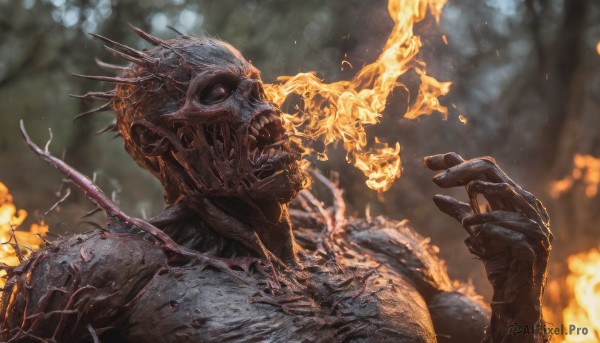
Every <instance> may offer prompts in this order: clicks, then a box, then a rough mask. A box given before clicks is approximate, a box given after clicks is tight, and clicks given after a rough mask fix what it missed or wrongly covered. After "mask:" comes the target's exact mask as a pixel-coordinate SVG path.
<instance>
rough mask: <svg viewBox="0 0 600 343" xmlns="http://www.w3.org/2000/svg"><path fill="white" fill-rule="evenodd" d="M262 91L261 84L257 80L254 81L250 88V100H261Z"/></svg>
mask: <svg viewBox="0 0 600 343" xmlns="http://www.w3.org/2000/svg"><path fill="white" fill-rule="evenodd" d="M263 94H264V91H263V90H262V87H261V85H260V84H259V83H258V82H255V83H254V84H253V85H252V90H251V91H250V98H251V99H252V100H261V99H262V98H263V97H262V95H263Z"/></svg>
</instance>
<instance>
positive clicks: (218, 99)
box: [88, 28, 305, 203]
mask: <svg viewBox="0 0 600 343" xmlns="http://www.w3.org/2000/svg"><path fill="white" fill-rule="evenodd" d="M134 30H135V31H136V33H137V34H138V35H140V36H141V37H143V38H144V39H146V40H147V41H149V42H150V43H151V44H152V45H153V47H152V48H150V49H148V50H145V51H138V50H135V49H132V48H129V47H126V46H124V45H121V44H119V43H116V42H113V41H110V40H108V39H106V38H104V37H100V36H97V37H98V38H100V39H102V40H104V41H105V42H108V43H110V44H111V45H112V46H113V47H114V50H113V49H112V48H110V47H109V49H110V50H112V51H113V52H114V53H115V54H118V55H120V56H121V57H124V58H125V59H127V60H129V61H130V62H131V64H130V65H129V66H128V67H125V68H119V69H120V70H121V71H120V75H119V76H118V77H89V78H93V79H100V80H103V81H109V82H114V83H117V86H116V88H115V89H114V91H111V92H107V93H102V94H107V95H106V97H109V98H110V104H111V105H110V107H111V108H112V109H113V110H114V111H115V114H116V125H115V126H114V127H113V129H114V130H118V131H119V132H120V134H121V136H123V139H124V140H125V148H126V150H127V152H128V153H129V154H130V155H131V156H132V157H133V158H134V159H135V160H136V162H138V164H140V165H141V166H143V167H144V168H145V169H147V170H149V171H150V172H151V173H153V174H154V175H155V176H156V177H157V178H158V179H159V180H160V181H161V182H162V184H163V186H164V189H165V197H166V199H167V202H169V203H173V202H176V201H177V200H178V199H181V198H182V197H184V198H186V197H192V198H194V197H198V196H200V197H235V198H240V199H242V200H244V201H250V202H260V201H263V200H277V201H278V202H280V203H285V202H288V201H290V200H291V199H292V198H294V197H295V196H296V194H297V193H298V191H299V190H300V189H301V188H302V185H303V184H304V182H305V175H304V173H303V172H302V170H301V169H300V168H299V165H298V163H297V159H298V158H299V154H298V153H297V152H296V151H294V150H293V149H292V148H291V146H290V142H289V140H288V139H287V135H286V133H285V129H284V127H283V123H282V119H281V111H280V110H279V108H278V107H277V106H276V105H275V104H273V103H272V102H270V101H269V100H268V99H267V98H266V97H265V94H264V91H263V84H262V82H261V79H260V72H259V71H258V70H257V69H256V68H255V67H254V66H252V64H250V63H249V62H248V61H246V59H244V57H243V56H242V55H241V54H240V52H239V51H237V50H236V49H235V48H233V47H232V46H231V45H229V44H227V43H225V42H223V41H220V40H218V39H215V38H210V37H189V36H181V37H179V38H175V39H170V40H161V39H158V38H156V37H153V36H150V35H148V34H146V33H145V32H143V31H141V30H139V29H136V28H134ZM88 94H89V93H88ZM93 95H95V96H101V95H99V93H94V94H93Z"/></svg>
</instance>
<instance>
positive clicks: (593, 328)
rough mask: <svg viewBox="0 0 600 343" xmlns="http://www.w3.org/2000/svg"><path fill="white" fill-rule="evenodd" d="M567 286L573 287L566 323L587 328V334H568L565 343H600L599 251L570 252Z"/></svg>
mask: <svg viewBox="0 0 600 343" xmlns="http://www.w3.org/2000/svg"><path fill="white" fill-rule="evenodd" d="M568 265H569V271H570V274H569V276H567V280H566V282H567V289H571V290H573V296H572V297H571V298H570V299H569V305H568V306H567V307H566V308H565V309H564V310H563V322H564V323H568V324H569V325H575V326H577V327H580V328H587V330H588V332H587V334H585V335H584V334H579V335H573V334H571V335H565V336H564V339H565V340H564V342H567V343H576V342H577V343H584V342H590V343H592V342H600V250H598V249H592V250H590V251H588V252H582V253H579V254H575V255H571V256H569V259H568Z"/></svg>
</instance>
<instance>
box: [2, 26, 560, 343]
mask: <svg viewBox="0 0 600 343" xmlns="http://www.w3.org/2000/svg"><path fill="white" fill-rule="evenodd" d="M133 29H134V31H135V32H136V33H137V34H138V35H140V36H141V37H142V38H143V39H145V40H146V41H148V42H149V43H151V44H152V45H153V47H152V48H150V49H149V50H147V51H138V50H135V49H132V48H129V47H126V46H124V45H122V44H119V43H116V42H113V41H111V40H109V39H107V38H104V37H100V36H97V37H98V38H99V39H101V40H103V41H105V42H107V43H108V44H110V45H111V46H114V47H115V49H116V50H115V49H112V48H109V49H111V51H112V52H113V53H115V54H117V55H119V56H121V57H123V58H125V59H127V60H128V61H130V62H131V64H130V65H129V66H127V67H116V69H117V70H119V71H120V74H119V76H117V77H107V76H85V77H87V78H90V79H95V80H101V81H107V82H113V83H116V84H117V86H116V88H114V89H113V90H110V91H108V92H90V93H88V94H86V95H83V96H81V98H84V99H109V103H108V104H105V105H103V106H101V107H99V108H98V109H97V110H93V111H90V112H88V113H92V112H96V111H100V110H105V109H108V108H112V109H113V110H114V112H115V115H116V123H115V124H111V125H109V126H108V127H107V129H106V130H107V131H119V133H120V135H121V136H122V137H123V139H124V143H125V149H126V150H127V151H128V153H129V154H130V155H131V156H132V157H133V159H134V160H135V161H136V162H137V163H138V164H140V165H141V166H142V167H143V168H145V169H147V170H149V171H150V172H151V173H153V175H155V176H156V177H157V178H158V179H159V180H160V182H161V183H162V185H163V188H164V195H165V200H166V202H167V204H168V205H169V207H168V209H167V210H166V211H165V212H164V213H162V214H161V215H159V216H158V217H157V218H154V219H153V220H151V221H150V223H151V224H152V225H154V226H152V225H150V224H148V223H146V224H148V225H150V226H151V227H152V228H153V230H144V232H141V231H140V230H138V228H136V227H132V226H131V225H128V224H124V223H123V222H119V221H115V219H114V218H112V220H113V222H112V223H111V224H112V225H109V227H108V228H107V229H106V230H99V231H96V232H92V233H88V234H83V235H74V236H69V237H65V238H61V239H59V240H57V241H56V242H53V243H50V244H49V245H48V246H47V248H46V249H44V250H43V251H40V252H38V253H36V254H34V255H33V256H32V257H31V259H29V260H27V261H25V262H24V263H23V264H22V265H20V266H18V267H15V268H4V269H5V270H6V272H7V277H8V281H7V284H6V289H5V290H4V291H3V293H4V294H3V297H2V303H1V304H0V306H1V310H2V318H1V322H0V324H1V327H0V328H1V331H0V338H2V339H4V340H7V341H10V342H29V341H53V342H54V341H56V342H61V341H65V342H78V341H82V342H87V341H99V340H103V341H110V342H133V341H147V342H150V341H152V340H155V341H160V342H164V341H166V342H171V341H190V342H205V341H218V342H243V341H248V342H261V341H262V342H306V341H310V342H313V341H314V342H331V341H336V342H338V341H339V342H386V341H389V342H436V341H439V342H466V343H467V342H468V343H470V342H479V341H481V340H485V341H486V342H492V341H493V342H499V341H512V340H514V339H515V338H514V337H511V336H508V331H507V327H508V325H510V324H511V323H510V321H513V320H514V321H522V323H523V324H535V323H541V322H542V320H543V319H542V318H541V311H539V310H540V307H539V306H540V304H541V297H542V294H543V287H544V281H545V275H546V263H547V259H548V254H549V250H550V241H551V238H552V236H551V234H550V231H549V228H548V220H547V215H545V210H544V209H543V206H541V203H539V201H537V199H535V197H533V195H531V194H529V193H527V192H525V191H524V190H522V189H521V188H520V187H518V186H517V185H516V184H514V182H512V180H510V179H508V178H507V177H505V174H504V173H503V172H502V171H501V170H500V169H499V168H498V167H497V166H496V165H495V163H493V161H490V160H489V159H485V158H484V159H476V160H471V161H466V162H465V161H463V160H462V158H460V156H458V155H455V154H446V155H438V156H433V157H430V158H428V159H427V160H426V165H427V166H428V167H429V168H431V169H434V170H446V172H445V174H444V175H443V176H440V177H436V178H435V180H436V183H438V184H439V185H440V186H442V187H454V186H459V185H467V186H468V187H467V188H468V192H469V196H470V199H471V203H470V204H465V203H460V202H458V201H456V200H454V199H451V198H448V197H436V204H437V205H438V207H440V209H441V210H442V211H444V212H445V213H448V214H450V215H452V216H453V217H455V218H457V219H459V220H460V221H461V222H462V223H463V225H464V226H465V228H466V229H467V232H468V233H469V235H470V236H469V239H468V240H467V245H468V247H469V249H470V250H471V251H472V252H473V253H474V254H476V255H477V256H479V257H480V258H481V259H482V260H483V262H484V264H485V266H486V270H487V272H488V278H489V279H490V282H491V283H492V286H493V287H494V291H495V293H494V301H495V303H494V306H493V307H492V310H493V313H492V316H491V318H492V320H491V324H490V326H489V329H488V330H487V331H486V329H485V326H486V325H487V323H488V322H489V321H488V318H489V309H488V308H487V307H486V306H485V305H484V304H481V303H480V302H479V301H478V300H476V299H475V295H474V294H472V293H471V292H468V291H464V289H462V288H461V289H460V290H459V289H455V288H454V287H453V284H452V283H451V282H450V279H449V277H448V275H447V273H446V269H445V267H444V264H443V262H441V261H440V260H439V258H438V257H437V255H436V252H435V249H433V248H432V247H430V246H429V245H428V244H427V243H426V242H425V241H424V239H423V238H422V237H420V236H419V235H417V234H416V233H414V231H412V229H410V228H409V227H408V226H407V225H406V223H404V222H400V223H398V222H394V221H390V220H387V219H385V218H377V219H376V220H374V221H373V222H367V221H365V220H359V219H353V218H349V219H346V218H345V216H344V213H343V211H338V210H335V213H330V212H329V210H328V209H326V208H325V207H324V206H323V204H322V203H321V202H320V201H319V200H317V199H316V198H314V196H313V195H312V194H311V193H310V192H308V191H307V190H302V188H303V187H304V186H305V184H306V182H305V181H306V175H305V174H304V172H303V171H302V170H301V169H300V168H299V164H298V159H299V158H300V154H299V152H298V151H297V150H296V149H295V148H293V147H292V146H291V145H290V142H289V140H288V139H287V137H286V135H285V130H284V128H283V125H282V120H281V112H280V110H279V109H278V108H277V106H275V105H274V104H272V103H270V102H269V101H268V99H266V98H265V96H264V92H263V89H262V83H261V81H260V76H259V75H260V74H259V72H258V70H257V69H256V68H254V67H253V66H252V65H251V64H250V63H249V62H247V61H246V60H245V59H244V58H243V57H242V56H241V54H240V53H239V52H238V51H237V50H235V49H234V48H233V47H231V46H230V45H229V44H227V43H224V42H221V41H218V40H216V39H212V38H207V37H188V36H182V37H180V38H177V39H171V40H161V39H159V38H156V37H153V36H150V35H149V34H147V33H145V32H143V31H141V30H139V29H137V28H133ZM102 66H104V67H107V66H108V67H111V68H115V67H114V66H110V65H107V64H103V63H102ZM88 113H84V114H83V115H87V114H88ZM38 150H39V151H40V152H39V154H41V155H44V152H43V151H42V150H41V149H39V148H38ZM42 157H44V156H42ZM46 157H47V156H46ZM65 165H66V164H65ZM59 169H60V168H59ZM67 169H68V168H67ZM60 170H61V171H63V170H62V169H60ZM75 172H76V171H75V170H73V169H69V170H68V172H66V173H65V174H66V175H67V176H72V175H73V174H74V173H75ZM494 177H495V178H496V179H494ZM320 178H323V177H322V176H321V177H320ZM71 179H72V180H73V178H71ZM84 179H85V178H84V177H83V176H82V175H79V178H78V180H84ZM75 181H76V180H75ZM88 181H89V180H88ZM89 182H90V183H91V181H89ZM76 183H77V182H76ZM330 188H335V187H330ZM301 190H302V192H304V193H302V192H300V191H301ZM477 192H479V193H482V194H484V195H485V196H486V198H488V201H489V202H490V204H491V205H492V207H493V208H492V210H493V211H492V212H491V214H481V213H479V212H478V209H479V208H478V206H477V202H476V193H477ZM333 193H334V199H337V200H336V201H337V202H343V199H341V191H339V190H337V189H334V190H333ZM298 194H300V195H301V197H299V198H301V199H300V200H298V201H295V202H294V203H292V206H293V208H291V209H290V202H291V201H292V200H294V199H295V198H296V196H297V195H298ZM336 194H337V195H338V196H336ZM473 195H475V197H473ZM113 205H114V204H113ZM336 206H337V207H340V204H338V205H336ZM336 206H334V208H335V207H336ZM342 207H343V206H342ZM340 208H341V207H340ZM105 210H106V209H105ZM290 213H291V215H290ZM122 217H124V218H125V216H122ZM467 218H469V219H468V220H467ZM126 222H127V221H126ZM129 222H131V221H129ZM136 222H137V223H142V221H141V220H139V219H138V220H137V221H136ZM138 226H139V225H138ZM142 226H144V227H145V225H142ZM142 226H139V227H140V228H141V227H142ZM157 228H160V229H162V230H163V231H160V230H158V229H157ZM159 233H160V234H159ZM165 233H166V234H168V235H169V236H170V237H171V238H172V239H173V240H174V241H175V242H176V243H175V242H172V241H169V240H167V239H165V238H164V237H162V236H161V235H163V236H164V234H165ZM486 233H487V235H486ZM161 237H162V239H161ZM296 238H297V239H296ZM167 241H169V244H167V243H166V242H167ZM171 242H172V244H171ZM496 242H500V244H494V243H496ZM167 245H169V246H167ZM173 245H175V246H173ZM180 247H181V248H180ZM186 249H188V250H186ZM190 249H192V251H195V252H197V253H195V256H201V257H202V258H193V256H194V254H191V253H185V252H186V251H187V252H189V251H190ZM490 252H492V253H490ZM199 254H200V255H199ZM184 255H185V256H184ZM513 258H515V259H520V260H519V261H520V262H522V265H524V266H526V267H528V268H518V266H517V267H516V268H515V264H513V263H511V262H512V260H511V259H513ZM523 304H525V305H523ZM449 318H450V319H449ZM484 333H485V337H484ZM436 335H437V337H436ZM520 338H523V337H518V338H516V339H517V341H518V339H520ZM527 339H529V340H530V341H535V342H538V341H543V340H545V339H546V337H538V336H531V337H527Z"/></svg>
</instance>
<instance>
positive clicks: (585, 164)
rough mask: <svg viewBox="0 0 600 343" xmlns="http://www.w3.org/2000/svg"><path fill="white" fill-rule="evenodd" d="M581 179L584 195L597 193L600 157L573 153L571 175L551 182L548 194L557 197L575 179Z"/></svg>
mask: <svg viewBox="0 0 600 343" xmlns="http://www.w3.org/2000/svg"><path fill="white" fill-rule="evenodd" d="M577 180H581V181H582V182H583V184H584V185H585V195H586V196H587V197H589V198H592V197H594V196H596V195H597V194H598V186H599V185H600V159H599V158H595V157H593V156H590V155H582V154H575V156H574V157H573V171H572V172H571V175H569V176H567V177H565V178H564V179H562V180H558V181H555V182H554V183H553V184H552V188H551V190H550V194H551V195H552V197H554V198H557V197H559V196H560V195H561V194H563V193H565V192H566V191H568V190H569V189H571V187H573V184H574V183H575V181H577Z"/></svg>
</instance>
